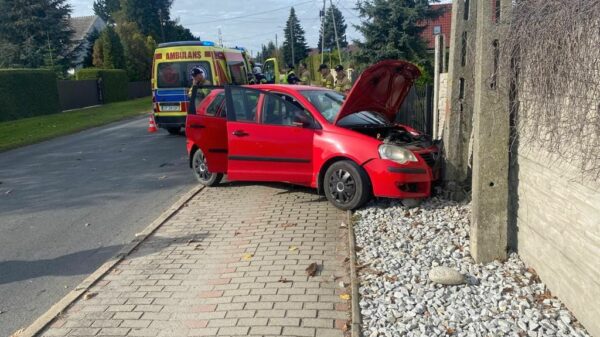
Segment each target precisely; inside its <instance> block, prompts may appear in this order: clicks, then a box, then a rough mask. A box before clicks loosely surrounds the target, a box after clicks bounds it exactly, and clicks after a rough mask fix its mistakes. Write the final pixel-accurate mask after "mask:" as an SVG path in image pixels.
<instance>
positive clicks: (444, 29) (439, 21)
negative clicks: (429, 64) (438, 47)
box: [421, 4, 452, 49]
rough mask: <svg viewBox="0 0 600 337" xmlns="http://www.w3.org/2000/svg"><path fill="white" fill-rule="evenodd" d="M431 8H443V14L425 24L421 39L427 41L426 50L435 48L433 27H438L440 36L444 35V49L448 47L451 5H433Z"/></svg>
mask: <svg viewBox="0 0 600 337" xmlns="http://www.w3.org/2000/svg"><path fill="white" fill-rule="evenodd" d="M431 7H432V8H435V9H439V8H443V13H442V15H440V16H439V17H437V18H436V19H434V20H427V21H426V22H425V24H426V26H425V30H423V32H422V33H421V37H422V38H423V39H424V40H425V41H427V49H434V48H435V35H434V27H436V26H439V27H440V34H442V35H444V41H445V42H444V43H445V45H446V48H449V47H450V29H451V27H452V4H434V5H431Z"/></svg>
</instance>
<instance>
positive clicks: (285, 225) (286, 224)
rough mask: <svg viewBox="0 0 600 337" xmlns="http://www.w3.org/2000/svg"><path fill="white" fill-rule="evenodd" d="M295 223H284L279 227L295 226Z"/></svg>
mask: <svg viewBox="0 0 600 337" xmlns="http://www.w3.org/2000/svg"><path fill="white" fill-rule="evenodd" d="M296 226H297V225H296V224H295V223H284V224H282V225H281V228H290V227H296Z"/></svg>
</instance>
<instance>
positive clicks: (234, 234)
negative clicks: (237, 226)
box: [233, 231, 242, 236]
mask: <svg viewBox="0 0 600 337" xmlns="http://www.w3.org/2000/svg"><path fill="white" fill-rule="evenodd" d="M240 234H242V233H240V232H238V231H235V233H233V236H238V235H240Z"/></svg>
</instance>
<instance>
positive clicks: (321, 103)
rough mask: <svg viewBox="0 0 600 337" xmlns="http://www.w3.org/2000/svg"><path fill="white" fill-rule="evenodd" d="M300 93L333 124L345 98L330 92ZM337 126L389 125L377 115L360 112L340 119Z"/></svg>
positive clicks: (304, 91) (306, 91) (307, 91)
mask: <svg viewBox="0 0 600 337" xmlns="http://www.w3.org/2000/svg"><path fill="white" fill-rule="evenodd" d="M300 92H301V93H302V96H304V97H305V98H306V99H307V100H309V101H310V102H311V103H312V105H314V106H315V108H317V110H319V112H320V113H321V115H323V117H325V119H327V120H328V121H329V122H330V123H334V122H335V120H336V118H337V116H338V115H339V113H340V109H341V108H342V104H343V103H344V99H345V98H346V96H344V95H342V94H340V93H338V92H336V91H332V90H302V91H300ZM338 125H339V126H364V127H369V126H389V125H390V123H389V122H388V120H387V119H385V118H384V117H383V116H381V115H380V114H378V113H375V112H370V111H361V112H357V113H353V114H350V115H348V116H345V117H344V118H342V119H340V120H339V121H338Z"/></svg>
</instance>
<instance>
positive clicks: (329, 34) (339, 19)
mask: <svg viewBox="0 0 600 337" xmlns="http://www.w3.org/2000/svg"><path fill="white" fill-rule="evenodd" d="M324 20H325V21H324V24H323V25H321V30H320V33H319V50H320V51H321V53H322V52H323V31H325V49H326V50H334V49H337V43H336V40H335V32H336V30H337V36H338V41H337V42H339V44H340V48H345V47H347V46H348V41H347V39H346V28H348V25H346V19H344V16H343V15H342V12H341V11H340V10H339V9H338V8H337V7H336V6H335V5H332V6H331V7H329V8H328V9H327V12H326V14H325V19H324ZM334 21H335V25H334V24H333V22H334Z"/></svg>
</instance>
